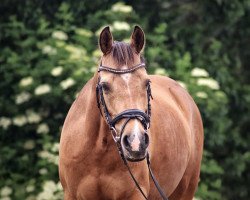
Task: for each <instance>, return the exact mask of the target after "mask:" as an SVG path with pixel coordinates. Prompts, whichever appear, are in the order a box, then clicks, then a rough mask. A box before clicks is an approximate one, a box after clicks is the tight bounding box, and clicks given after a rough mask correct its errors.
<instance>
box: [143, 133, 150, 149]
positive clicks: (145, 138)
mask: <svg viewBox="0 0 250 200" xmlns="http://www.w3.org/2000/svg"><path fill="white" fill-rule="evenodd" d="M144 142H145V147H146V148H147V147H148V145H149V136H148V134H147V133H145V135H144Z"/></svg>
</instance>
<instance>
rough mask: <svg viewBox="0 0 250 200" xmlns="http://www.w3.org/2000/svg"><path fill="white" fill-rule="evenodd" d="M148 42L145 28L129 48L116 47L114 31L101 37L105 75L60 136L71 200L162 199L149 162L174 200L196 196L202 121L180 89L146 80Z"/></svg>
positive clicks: (86, 92) (95, 80)
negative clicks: (151, 173) (146, 45)
mask: <svg viewBox="0 0 250 200" xmlns="http://www.w3.org/2000/svg"><path fill="white" fill-rule="evenodd" d="M144 40H145V36H144V32H143V31H142V29H141V28H140V27H139V26H135V28H134V31H133V33H132V35H131V42H130V43H129V44H128V43H125V42H116V41H113V36H112V34H111V32H110V29H109V27H106V28H104V29H103V30H102V32H101V34H100V38H99V46H100V49H101V51H102V53H103V56H102V58H101V62H100V66H99V69H98V71H97V72H96V73H95V74H94V76H93V77H92V79H90V80H89V81H88V82H87V84H86V85H85V86H84V88H83V89H82V90H81V92H80V94H79V96H78V97H77V99H76V100H75V102H74V103H73V105H72V106H71V108H70V110H69V113H68V115H67V117H66V120H65V122H64V126H63V130H62V134H61V139H60V150H59V158H60V161H59V174H60V180H61V183H62V186H63V189H64V199H65V200H123V199H127V200H140V199H141V200H142V199H150V200H157V199H162V197H161V196H160V194H159V192H158V191H157V189H156V187H155V184H154V182H153V181H152V179H151V178H150V173H149V170H148V166H147V162H146V160H145V159H144V158H145V157H146V156H147V155H149V157H150V161H151V167H152V171H153V172H154V173H155V178H156V180H157V181H158V183H159V185H160V187H161V188H162V190H163V191H164V193H165V194H166V196H167V197H168V198H169V199H170V200H177V199H178V200H191V199H192V198H193V197H194V193H195V190H196V188H197V185H198V181H199V174H200V165H201V159H202V151H203V126H202V120H201V116H200V113H199V110H198V108H197V106H196V104H195V103H194V101H193V99H192V98H191V97H190V95H189V94H188V93H187V91H186V90H185V89H183V88H182V87H181V86H180V85H179V84H178V83H177V82H175V81H174V80H172V79H170V78H168V77H163V76H156V75H148V74H147V72H146V70H145V63H144V59H143V58H142V56H141V55H140V52H141V51H142V49H143V47H144ZM151 91H152V95H151ZM151 96H153V99H151ZM98 106H99V108H98ZM117 147H118V149H117ZM118 152H120V154H119V153H118ZM120 155H121V156H120ZM121 157H122V158H121ZM123 159H124V160H125V162H124V161H123ZM127 161H134V162H127ZM124 163H127V165H128V167H129V168H130V169H131V171H132V174H133V175H134V177H135V179H136V181H137V182H138V184H139V187H140V188H141V190H142V192H143V193H144V195H145V196H146V197H143V195H142V193H141V192H140V190H139V189H138V188H137V187H136V185H135V182H134V181H133V179H131V176H130V174H129V171H128V168H127V167H126V165H125V164H124Z"/></svg>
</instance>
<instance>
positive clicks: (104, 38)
mask: <svg viewBox="0 0 250 200" xmlns="http://www.w3.org/2000/svg"><path fill="white" fill-rule="evenodd" d="M112 45H113V36H112V33H111V32H110V29H109V26H106V27H105V28H104V29H103V30H102V32H101V34H100V37H99V46H100V49H101V51H102V53H103V54H104V55H106V54H108V53H110V51H111V49H112Z"/></svg>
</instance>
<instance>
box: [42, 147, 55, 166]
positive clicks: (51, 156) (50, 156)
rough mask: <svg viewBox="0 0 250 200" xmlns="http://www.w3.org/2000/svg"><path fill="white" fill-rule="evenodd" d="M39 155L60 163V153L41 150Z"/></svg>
mask: <svg viewBox="0 0 250 200" xmlns="http://www.w3.org/2000/svg"><path fill="white" fill-rule="evenodd" d="M38 155H39V157H41V158H44V159H46V160H47V161H48V162H50V163H54V164H55V165H58V161H59V157H58V155H54V154H52V153H50V152H48V151H46V150H44V151H40V152H39V153H38Z"/></svg>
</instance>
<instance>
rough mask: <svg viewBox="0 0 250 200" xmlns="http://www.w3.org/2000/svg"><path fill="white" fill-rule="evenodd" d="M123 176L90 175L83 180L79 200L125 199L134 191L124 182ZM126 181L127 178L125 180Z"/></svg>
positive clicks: (78, 194)
mask: <svg viewBox="0 0 250 200" xmlns="http://www.w3.org/2000/svg"><path fill="white" fill-rule="evenodd" d="M122 176H123V175H120V176H118V175H117V174H116V173H113V174H108V175H105V174H99V176H97V175H96V174H91V173H90V174H89V175H86V176H85V177H83V178H82V180H81V182H80V184H79V186H78V189H77V199H79V200H88V199H95V200H116V199H117V200H118V199H124V198H125V197H126V196H127V195H128V194H130V193H131V191H133V189H132V188H130V186H129V185H128V184H127V182H126V181H124V180H122V178H123V177H122ZM125 180H126V178H125Z"/></svg>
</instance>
